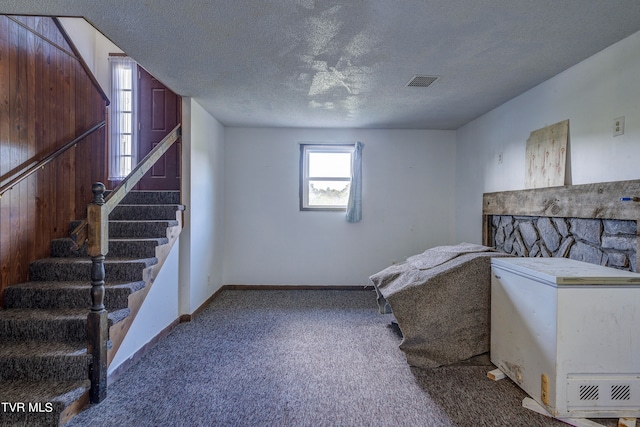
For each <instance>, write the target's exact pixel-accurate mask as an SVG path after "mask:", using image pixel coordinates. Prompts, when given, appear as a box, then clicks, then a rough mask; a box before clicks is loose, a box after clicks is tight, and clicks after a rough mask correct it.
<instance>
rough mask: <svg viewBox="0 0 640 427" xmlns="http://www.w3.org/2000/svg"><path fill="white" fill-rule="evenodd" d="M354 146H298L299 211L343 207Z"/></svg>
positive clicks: (340, 208) (347, 189)
mask: <svg viewBox="0 0 640 427" xmlns="http://www.w3.org/2000/svg"><path fill="white" fill-rule="evenodd" d="M353 150H354V146H353V145H352V144H349V145H330V144H301V145H300V210H340V211H344V210H346V208H347V203H348V201H349V189H350V186H351V172H352V170H351V168H352V156H353Z"/></svg>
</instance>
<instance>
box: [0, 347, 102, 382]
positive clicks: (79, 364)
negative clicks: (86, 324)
mask: <svg viewBox="0 0 640 427" xmlns="http://www.w3.org/2000/svg"><path fill="white" fill-rule="evenodd" d="M89 361H90V357H89V355H88V354H87V345H86V343H85V342H60V341H52V342H42V341H7V342H4V343H2V347H0V381H10V380H19V379H25V380H37V379H42V380H47V381H51V380H54V381H60V380H78V381H80V380H84V379H86V378H87V369H88V367H89Z"/></svg>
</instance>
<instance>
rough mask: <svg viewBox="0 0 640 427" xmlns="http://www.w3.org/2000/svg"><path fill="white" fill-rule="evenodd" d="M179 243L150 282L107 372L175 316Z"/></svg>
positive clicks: (177, 310)
mask: <svg viewBox="0 0 640 427" xmlns="http://www.w3.org/2000/svg"><path fill="white" fill-rule="evenodd" d="M179 243H180V241H179V240H178V242H176V243H175V244H174V245H173V247H172V248H171V252H169V256H168V257H167V259H166V260H165V262H164V264H163V265H162V268H161V269H160V272H159V273H158V277H156V279H155V281H154V282H153V285H152V286H151V289H150V290H149V293H148V294H147V297H146V298H145V300H144V303H143V304H142V306H141V307H140V311H138V314H137V315H136V318H135V320H134V321H133V323H132V324H131V328H129V332H128V333H127V335H126V337H125V338H124V340H123V341H122V344H121V345H120V348H119V349H118V352H117V353H116V355H115V357H114V358H113V361H112V362H111V365H110V366H109V373H110V374H111V373H112V372H113V371H114V370H115V369H116V368H117V367H118V366H120V365H121V364H122V363H123V362H125V361H126V360H127V359H129V358H130V357H132V356H133V355H134V354H135V352H136V351H138V350H139V349H140V348H142V346H144V345H145V344H146V343H147V342H149V341H150V340H151V339H152V338H154V337H155V336H156V335H158V334H159V333H160V332H162V331H163V330H164V329H165V328H166V327H167V326H169V325H170V324H171V323H173V322H174V321H175V320H176V319H177V318H178V317H179V308H178V305H179V304H178V299H177V298H176V296H177V295H178V272H179V266H178V260H179Z"/></svg>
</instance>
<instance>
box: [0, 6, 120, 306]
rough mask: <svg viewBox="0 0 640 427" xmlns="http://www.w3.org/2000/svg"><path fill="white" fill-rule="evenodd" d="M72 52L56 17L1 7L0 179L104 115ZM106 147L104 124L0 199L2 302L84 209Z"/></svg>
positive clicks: (102, 169)
mask: <svg viewBox="0 0 640 427" xmlns="http://www.w3.org/2000/svg"><path fill="white" fill-rule="evenodd" d="M74 52H75V48H74V47H73V46H72V45H70V44H69V43H68V42H67V40H66V37H65V35H64V34H63V32H62V31H61V30H60V29H59V28H58V26H57V25H56V21H55V20H54V19H52V18H49V17H35V16H29V17H19V16H5V15H0V184H4V183H6V182H7V181H8V180H9V179H11V178H12V177H14V176H15V175H16V174H17V173H19V172H21V171H22V170H23V169H24V168H25V166H27V167H28V166H30V165H31V164H33V163H35V162H37V161H38V160H40V159H42V158H43V157H45V156H47V155H48V154H50V153H52V152H53V151H55V150H56V149H57V148H59V147H60V146H62V145H64V144H65V143H67V142H69V141H70V140H72V139H73V138H75V137H76V136H77V135H79V134H81V133H82V132H84V131H85V130H87V129H88V128H90V127H92V126H94V125H95V124H97V123H99V122H100V121H102V120H105V114H106V113H105V109H106V105H107V103H108V101H107V100H106V98H105V97H104V94H103V93H102V91H101V90H100V89H99V88H97V87H96V85H95V79H93V76H91V75H90V74H88V73H87V71H86V70H85V67H84V66H83V64H84V63H83V62H82V61H81V60H79V59H78V57H77V56H76V54H75V53H74ZM106 154H107V153H106V141H105V130H104V128H103V129H102V130H99V131H97V132H96V133H94V134H93V135H91V136H89V137H88V138H86V139H85V140H84V141H82V142H80V143H79V144H78V145H77V146H76V147H75V148H72V149H70V150H68V151H67V152H66V153H65V154H64V155H62V156H60V157H58V158H57V159H56V160H55V161H54V162H53V163H51V164H49V166H47V167H46V168H44V169H41V170H39V171H38V172H37V173H36V174H34V175H32V176H31V177H30V178H28V179H27V180H25V181H23V182H22V183H21V184H19V185H17V186H16V187H15V188H14V189H13V190H11V191H9V192H7V193H5V194H4V196H3V197H2V198H1V199H0V307H1V306H2V294H3V293H4V292H3V291H4V289H5V288H6V287H7V286H9V285H13V284H17V283H21V282H24V281H27V280H28V278H29V277H28V274H29V263H30V262H31V261H33V260H35V259H38V258H44V257H47V256H49V253H50V250H49V247H50V242H51V240H52V239H54V238H57V237H64V236H68V234H69V222H70V221H71V220H74V219H80V218H84V217H85V216H86V205H87V203H88V202H89V201H90V200H91V184H92V183H93V182H95V181H103V182H106V181H105V180H106V178H107V174H106V164H107V163H106Z"/></svg>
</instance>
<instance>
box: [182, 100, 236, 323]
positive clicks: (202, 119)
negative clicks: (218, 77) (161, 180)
mask: <svg viewBox="0 0 640 427" xmlns="http://www.w3.org/2000/svg"><path fill="white" fill-rule="evenodd" d="M182 125H183V129H182V200H183V204H185V205H186V208H187V209H186V211H185V213H184V228H183V230H182V234H181V235H180V313H181V314H191V313H193V312H194V310H196V309H197V308H198V307H200V306H201V305H202V304H203V303H204V302H205V301H206V300H207V299H208V298H209V297H210V296H211V295H213V293H214V292H215V291H217V290H218V289H219V288H220V287H221V286H222V260H223V255H222V252H223V244H224V222H223V221H224V216H223V215H224V209H223V197H224V170H225V165H224V133H225V131H224V128H223V126H222V125H221V124H220V123H219V122H218V121H217V120H216V119H214V118H213V116H211V115H210V114H209V113H207V112H206V111H205V110H204V109H203V108H202V107H201V106H200V104H198V103H197V102H196V101H195V100H193V99H191V98H187V97H183V98H182Z"/></svg>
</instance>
